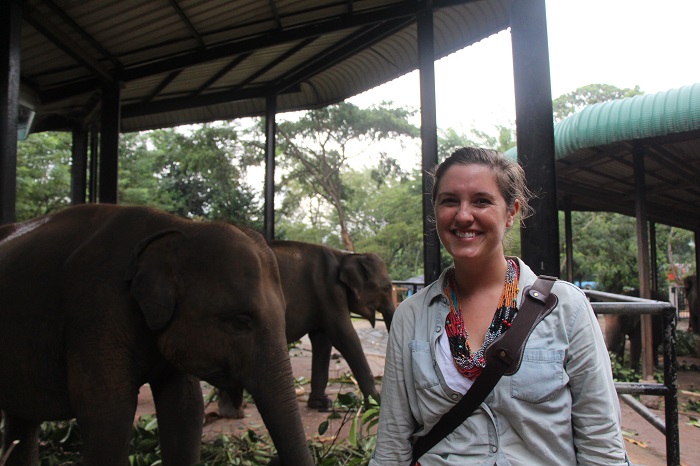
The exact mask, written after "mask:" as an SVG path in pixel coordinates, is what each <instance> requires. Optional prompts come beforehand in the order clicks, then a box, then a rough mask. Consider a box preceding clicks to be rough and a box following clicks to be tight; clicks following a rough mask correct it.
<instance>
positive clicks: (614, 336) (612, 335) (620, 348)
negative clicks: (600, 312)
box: [604, 314, 625, 361]
mask: <svg viewBox="0 0 700 466" xmlns="http://www.w3.org/2000/svg"><path fill="white" fill-rule="evenodd" d="M604 321H605V345H606V346H607V347H608V351H612V352H613V353H615V354H616V355H617V357H618V358H619V359H620V361H622V359H623V358H624V355H625V334H624V333H622V329H621V323H620V316H616V315H611V314H605V316H604Z"/></svg>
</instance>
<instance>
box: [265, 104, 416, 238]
mask: <svg viewBox="0 0 700 466" xmlns="http://www.w3.org/2000/svg"><path fill="white" fill-rule="evenodd" d="M412 114H413V111H411V110H409V109H405V108H394V107H393V106H391V104H390V103H383V104H382V105H380V106H376V107H371V108H367V109H361V108H359V107H357V106H355V105H353V104H351V103H348V102H342V103H340V104H336V105H330V106H328V107H324V108H321V109H317V110H311V111H308V112H304V113H303V114H302V115H301V116H300V117H299V118H298V119H296V120H287V121H282V122H280V123H279V124H278V126H277V130H278V148H279V152H278V154H279V155H280V157H279V161H280V166H281V168H282V169H283V171H284V176H283V179H282V183H281V185H280V186H279V188H280V189H279V191H280V192H281V193H283V194H284V197H285V201H284V203H283V204H282V209H281V210H280V211H278V215H279V216H280V218H283V217H292V218H296V219H301V220H307V221H308V223H310V224H311V225H312V227H314V225H318V221H317V220H318V219H319V218H320V219H324V218H328V215H329V214H330V212H329V210H330V211H333V212H334V217H333V218H334V220H335V221H334V222H333V224H334V225H335V229H336V231H337V230H339V233H340V235H339V238H340V242H341V244H342V248H343V249H347V250H349V251H354V250H355V246H354V242H353V239H352V237H351V233H350V229H349V226H348V224H349V223H350V222H351V221H352V219H351V217H350V216H349V215H348V213H347V203H348V202H349V201H350V200H351V199H352V198H353V197H354V195H355V192H356V191H354V190H353V189H352V187H350V186H347V185H346V184H345V183H344V179H343V176H342V171H343V169H344V168H345V165H346V163H347V161H348V159H349V158H350V157H352V156H353V154H357V153H360V152H362V150H364V149H356V148H357V147H358V146H368V145H369V144H371V143H373V142H376V141H379V140H382V139H386V138H402V137H408V138H413V137H416V136H418V134H419V131H418V128H416V127H415V126H414V125H412V124H410V123H409V122H408V117H409V116H411V115H412ZM351 146H352V147H351ZM390 165H391V163H390ZM305 223H306V222H305ZM315 230H316V234H315V236H316V237H318V236H319V235H320V236H325V237H327V236H329V235H330V232H328V231H322V230H320V229H319V228H316V229H315ZM286 233H287V234H289V233H291V229H290V228H287V229H286ZM289 239H292V237H290V238H289ZM294 239H299V238H294Z"/></svg>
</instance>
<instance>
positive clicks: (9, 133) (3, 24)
mask: <svg viewBox="0 0 700 466" xmlns="http://www.w3.org/2000/svg"><path fill="white" fill-rule="evenodd" d="M21 32H22V4H21V2H20V1H19V0H10V1H5V2H0V64H1V65H2V66H0V70H5V71H0V75H2V77H0V224H4V223H13V222H14V221H15V216H16V212H17V211H16V203H17V118H18V117H19V81H20V39H21Z"/></svg>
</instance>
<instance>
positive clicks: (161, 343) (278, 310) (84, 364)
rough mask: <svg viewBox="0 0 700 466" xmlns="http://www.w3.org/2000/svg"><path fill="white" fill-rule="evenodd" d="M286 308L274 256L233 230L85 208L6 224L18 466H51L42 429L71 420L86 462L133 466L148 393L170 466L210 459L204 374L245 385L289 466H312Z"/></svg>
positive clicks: (2, 397) (5, 318) (7, 432)
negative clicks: (145, 390)
mask: <svg viewBox="0 0 700 466" xmlns="http://www.w3.org/2000/svg"><path fill="white" fill-rule="evenodd" d="M284 307H285V306H284V295H283V292H282V287H281V284H280V278H279V272H278V269H277V265H276V261H275V258H274V255H273V254H272V251H271V250H270V248H269V247H268V246H267V244H266V243H265V241H264V240H263V238H262V236H260V235H259V234H257V233H254V232H251V231H246V230H241V229H239V228H236V227H233V226H231V225H226V224H214V223H201V222H194V221H189V220H183V219H179V218H176V217H174V216H172V215H169V214H166V213H164V212H160V211H157V210H153V209H148V208H144V207H120V206H113V205H82V206H76V207H72V208H68V209H65V210H63V211H61V212H59V213H56V214H53V215H49V216H46V217H43V218H39V219H36V220H32V221H29V222H25V223H18V224H12V225H5V226H2V227H0V381H2V382H0V409H2V411H3V414H4V436H3V451H4V452H7V450H8V448H10V447H11V445H12V443H13V441H14V440H20V443H19V444H17V445H16V447H15V448H14V449H13V450H12V452H11V453H10V454H9V456H8V458H7V463H6V466H11V465H12V466H15V465H21V466H26V465H36V464H38V462H39V458H38V443H37V438H38V432H39V425H40V423H41V422H42V421H50V420H60V419H70V418H76V419H77V422H78V425H79V426H80V430H81V433H82V437H83V447H82V454H83V464H84V465H87V466H112V465H113V466H123V465H125V464H128V454H129V441H130V439H131V434H132V430H133V422H134V413H135V411H136V405H137V399H138V393H139V388H140V387H141V386H142V385H144V384H146V383H148V384H150V387H151V390H152V392H153V397H154V400H155V406H156V413H157V415H158V425H159V431H160V443H161V451H162V460H163V464H164V465H183V466H184V465H192V464H195V463H198V462H199V459H200V452H199V448H200V444H201V436H202V421H203V412H204V406H203V400H202V392H201V389H200V385H199V380H198V378H201V379H203V380H206V381H208V382H210V383H211V384H213V385H215V386H218V387H224V388H225V387H233V386H236V387H238V386H244V387H246V389H247V390H248V391H249V392H250V393H251V394H252V396H253V398H254V399H255V400H256V404H257V406H258V408H259V409H260V413H261V415H262V418H263V420H264V422H265V424H266V426H267V428H268V430H269V432H270V434H271V436H272V439H273V441H274V443H275V445H276V447H277V450H278V452H279V455H280V459H281V460H282V462H283V463H284V464H294V465H311V464H312V463H313V460H312V458H311V455H310V453H309V451H308V448H307V447H306V437H305V434H304V428H303V425H302V423H301V418H300V414H299V408H298V403H297V400H296V396H295V392H294V379H293V376H292V368H291V364H290V361H289V353H288V350H287V340H286V337H285V334H284V330H283V328H284ZM0 456H1V455H0Z"/></svg>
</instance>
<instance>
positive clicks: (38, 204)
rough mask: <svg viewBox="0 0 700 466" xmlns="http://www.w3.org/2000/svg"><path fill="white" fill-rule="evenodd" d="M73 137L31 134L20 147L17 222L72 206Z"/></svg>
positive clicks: (53, 133) (45, 133)
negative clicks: (71, 169)
mask: <svg viewBox="0 0 700 466" xmlns="http://www.w3.org/2000/svg"><path fill="white" fill-rule="evenodd" d="M71 144H72V137H71V134H70V133H56V132H44V133H35V134H31V135H30V136H29V137H28V138H27V139H26V140H25V141H19V142H18V143H17V204H16V217H17V221H23V220H28V219H30V218H34V217H38V216H40V215H44V214H47V213H49V212H52V211H54V210H57V209H60V208H61V207H65V206H67V205H69V204H70V189H71V186H70V183H71V181H70V163H71Z"/></svg>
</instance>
